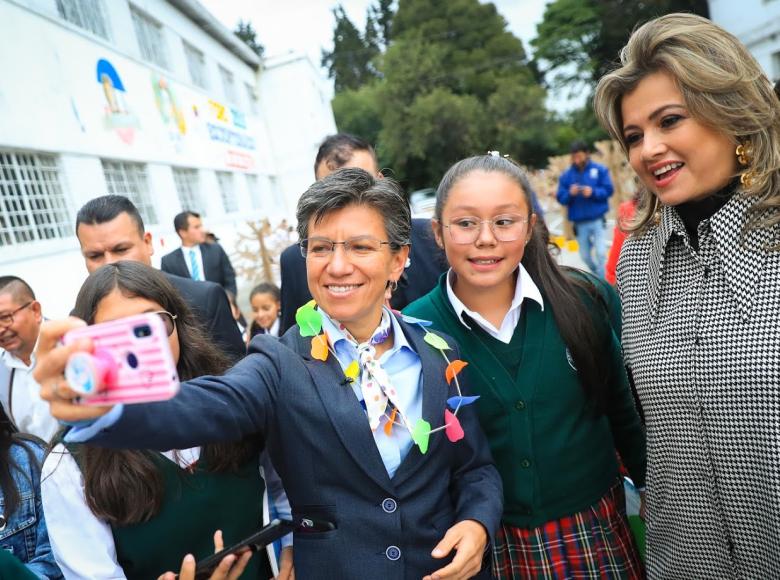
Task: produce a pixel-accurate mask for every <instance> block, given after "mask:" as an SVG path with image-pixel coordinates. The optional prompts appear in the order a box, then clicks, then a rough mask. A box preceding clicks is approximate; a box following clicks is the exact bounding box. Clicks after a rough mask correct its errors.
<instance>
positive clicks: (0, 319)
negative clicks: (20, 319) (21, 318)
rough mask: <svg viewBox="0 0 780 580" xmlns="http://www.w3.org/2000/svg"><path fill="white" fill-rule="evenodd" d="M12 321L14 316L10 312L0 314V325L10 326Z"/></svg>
mask: <svg viewBox="0 0 780 580" xmlns="http://www.w3.org/2000/svg"><path fill="white" fill-rule="evenodd" d="M13 323H14V317H13V316H12V315H10V314H3V315H2V316H0V327H6V326H11V325H12V324H13Z"/></svg>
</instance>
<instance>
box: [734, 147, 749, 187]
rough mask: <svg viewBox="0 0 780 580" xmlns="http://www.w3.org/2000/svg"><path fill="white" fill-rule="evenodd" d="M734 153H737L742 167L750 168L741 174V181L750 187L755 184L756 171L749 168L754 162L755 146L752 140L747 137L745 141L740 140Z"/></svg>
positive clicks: (744, 185)
mask: <svg viewBox="0 0 780 580" xmlns="http://www.w3.org/2000/svg"><path fill="white" fill-rule="evenodd" d="M734 153H736V155H737V161H738V162H739V164H740V165H741V166H742V167H747V168H748V169H746V170H745V171H743V172H742V174H741V175H740V176H739V182H740V183H741V184H742V186H743V187H750V186H751V185H753V177H754V171H753V170H752V169H750V168H749V167H750V165H751V163H753V146H752V145H751V143H750V141H748V140H747V139H745V140H744V141H740V143H739V145H737V148H736V150H735V151H734Z"/></svg>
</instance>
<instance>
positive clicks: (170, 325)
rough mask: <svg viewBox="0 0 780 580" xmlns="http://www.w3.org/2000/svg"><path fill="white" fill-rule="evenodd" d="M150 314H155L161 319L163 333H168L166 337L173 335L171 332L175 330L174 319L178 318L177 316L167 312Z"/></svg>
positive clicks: (161, 311)
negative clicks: (163, 328) (163, 326)
mask: <svg viewBox="0 0 780 580" xmlns="http://www.w3.org/2000/svg"><path fill="white" fill-rule="evenodd" d="M152 314H156V315H158V316H159V317H160V318H162V321H163V324H164V325H165V332H167V333H168V336H171V335H172V334H173V331H174V330H176V319H177V318H178V316H176V315H175V314H171V313H170V312H168V311H167V310H160V311H158V312H152Z"/></svg>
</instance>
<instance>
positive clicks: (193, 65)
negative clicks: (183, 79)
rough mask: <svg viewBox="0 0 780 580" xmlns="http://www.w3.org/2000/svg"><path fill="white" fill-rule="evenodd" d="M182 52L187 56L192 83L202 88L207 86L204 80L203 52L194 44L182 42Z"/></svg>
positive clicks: (204, 60) (204, 64) (204, 62)
mask: <svg viewBox="0 0 780 580" xmlns="http://www.w3.org/2000/svg"><path fill="white" fill-rule="evenodd" d="M184 54H185V56H186V57H187V68H188V69H189V71H190V78H191V79H192V83H193V84H194V85H197V86H199V87H200V88H202V89H207V88H208V83H207V82H206V59H205V57H204V56H203V53H202V52H201V51H199V50H198V49H197V48H195V47H194V46H191V45H190V44H187V43H186V42H185V43H184Z"/></svg>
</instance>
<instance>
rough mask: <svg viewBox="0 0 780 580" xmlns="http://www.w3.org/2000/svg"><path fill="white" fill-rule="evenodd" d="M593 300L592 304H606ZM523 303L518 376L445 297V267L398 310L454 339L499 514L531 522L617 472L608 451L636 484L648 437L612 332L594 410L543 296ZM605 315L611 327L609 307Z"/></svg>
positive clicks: (610, 300) (570, 504) (574, 503)
mask: <svg viewBox="0 0 780 580" xmlns="http://www.w3.org/2000/svg"><path fill="white" fill-rule="evenodd" d="M605 286H606V285H604V286H601V285H598V286H597V287H599V289H600V290H602V295H604V292H612V293H613V294H614V291H613V290H612V289H611V288H610V287H606V288H605ZM604 298H605V302H606V304H607V305H608V307H611V306H612V305H613V304H614V297H613V296H609V295H604ZM592 302H593V303H592V304H590V305H589V306H592V308H590V310H591V311H594V312H598V311H604V309H603V306H602V305H600V304H599V305H597V304H596V303H595V301H592ZM523 310H524V313H523V316H522V317H521V319H520V322H519V323H518V327H517V329H516V330H515V333H516V334H517V333H522V341H523V344H522V358H521V362H520V367H519V371H518V374H517V376H516V377H512V376H510V375H509V373H508V372H507V371H506V370H505V365H504V364H502V363H501V361H500V360H499V359H498V358H497V356H496V353H495V352H494V351H493V350H492V349H491V348H490V341H489V340H485V336H484V333H477V332H472V331H470V330H469V329H468V328H466V326H464V324H462V323H461V322H460V321H459V320H458V318H457V316H456V314H455V311H454V310H453V308H452V305H451V304H450V301H449V299H448V298H447V289H446V274H444V275H442V277H441V279H440V280H439V284H438V285H437V287H436V288H434V289H433V290H432V291H431V292H429V293H428V294H426V295H425V296H423V297H422V298H420V299H418V300H416V301H415V302H413V303H412V304H410V305H409V306H407V308H406V309H405V310H404V313H405V314H409V315H410V316H414V317H417V318H421V319H425V320H430V321H432V322H433V328H434V329H437V330H440V331H442V332H445V333H447V334H449V335H450V336H451V337H452V338H453V339H455V341H456V342H457V343H458V345H459V346H460V349H461V358H462V359H463V360H465V361H466V362H468V363H469V364H468V366H467V367H466V368H465V369H464V371H463V372H464V377H465V378H466V379H467V381H468V385H469V386H470V387H471V389H472V391H473V392H474V393H475V394H478V395H480V399H479V400H478V401H477V402H476V403H475V405H476V408H477V413H478V415H479V418H480V422H481V424H482V428H483V429H484V431H485V434H486V435H487V438H488V442H489V444H490V448H491V451H492V453H493V458H494V460H495V462H496V466H497V467H498V470H499V472H500V473H501V477H502V479H503V483H504V521H505V522H507V523H509V524H510V525H513V526H517V527H523V528H531V527H536V526H539V525H541V524H543V523H545V522H548V521H551V520H555V519H558V518H561V517H563V516H567V515H570V514H573V513H576V512H579V511H582V510H584V509H586V508H587V507H588V506H590V505H592V504H594V503H595V502H596V501H598V500H599V498H601V497H602V496H603V495H604V494H605V493H606V492H607V490H608V489H609V488H610V486H612V485H613V484H614V483H615V481H616V479H617V477H618V465H617V459H616V455H615V449H617V450H618V451H619V452H620V455H621V457H622V459H623V461H624V464H625V465H626V467H627V468H628V470H629V472H630V473H631V476H632V478H633V479H634V481H635V483H636V484H637V485H638V486H643V485H644V482H645V436H644V431H643V429H642V426H641V424H640V421H639V416H638V414H637V411H636V408H635V406H634V400H633V396H632V394H631V390H630V388H629V384H628V380H627V377H626V373H625V369H624V367H623V364H622V358H621V354H620V346H619V343H618V341H617V339H616V338H615V336H614V332H611V333H610V342H609V344H605V345H604V348H603V349H600V350H599V351H598V352H594V353H593V354H594V356H609V357H610V358H611V359H612V361H613V364H614V373H613V375H612V381H611V384H610V385H609V389H610V392H611V396H610V397H609V401H608V410H607V413H606V414H605V415H601V416H598V417H595V416H594V415H593V413H592V412H590V411H588V409H587V407H586V400H585V396H584V392H583V389H582V387H581V385H580V382H579V380H578V378H577V373H576V371H575V370H574V368H573V367H572V366H571V364H570V363H569V361H568V357H567V354H568V353H567V350H566V345H565V344H564V342H563V340H562V339H561V335H560V333H559V332H558V328H557V326H556V324H555V319H554V318H553V315H552V310H551V308H550V307H549V303H547V304H546V307H545V308H544V310H542V309H541V307H540V306H539V304H538V303H536V302H534V301H531V300H526V301H524V302H523ZM610 310H611V312H610V314H612V313H613V312H614V310H613V309H612V308H610ZM607 318H610V319H611V320H607ZM604 319H605V320H604V322H605V324H607V323H609V324H610V326H611V327H612V328H613V329H614V328H615V327H616V324H617V321H616V320H614V318H612V317H611V316H610V317H608V316H607V313H606V312H605V314H604ZM478 334H483V337H482V338H480V337H479V336H478ZM488 338H490V339H491V340H495V339H492V337H488ZM467 436H468V435H467Z"/></svg>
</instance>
